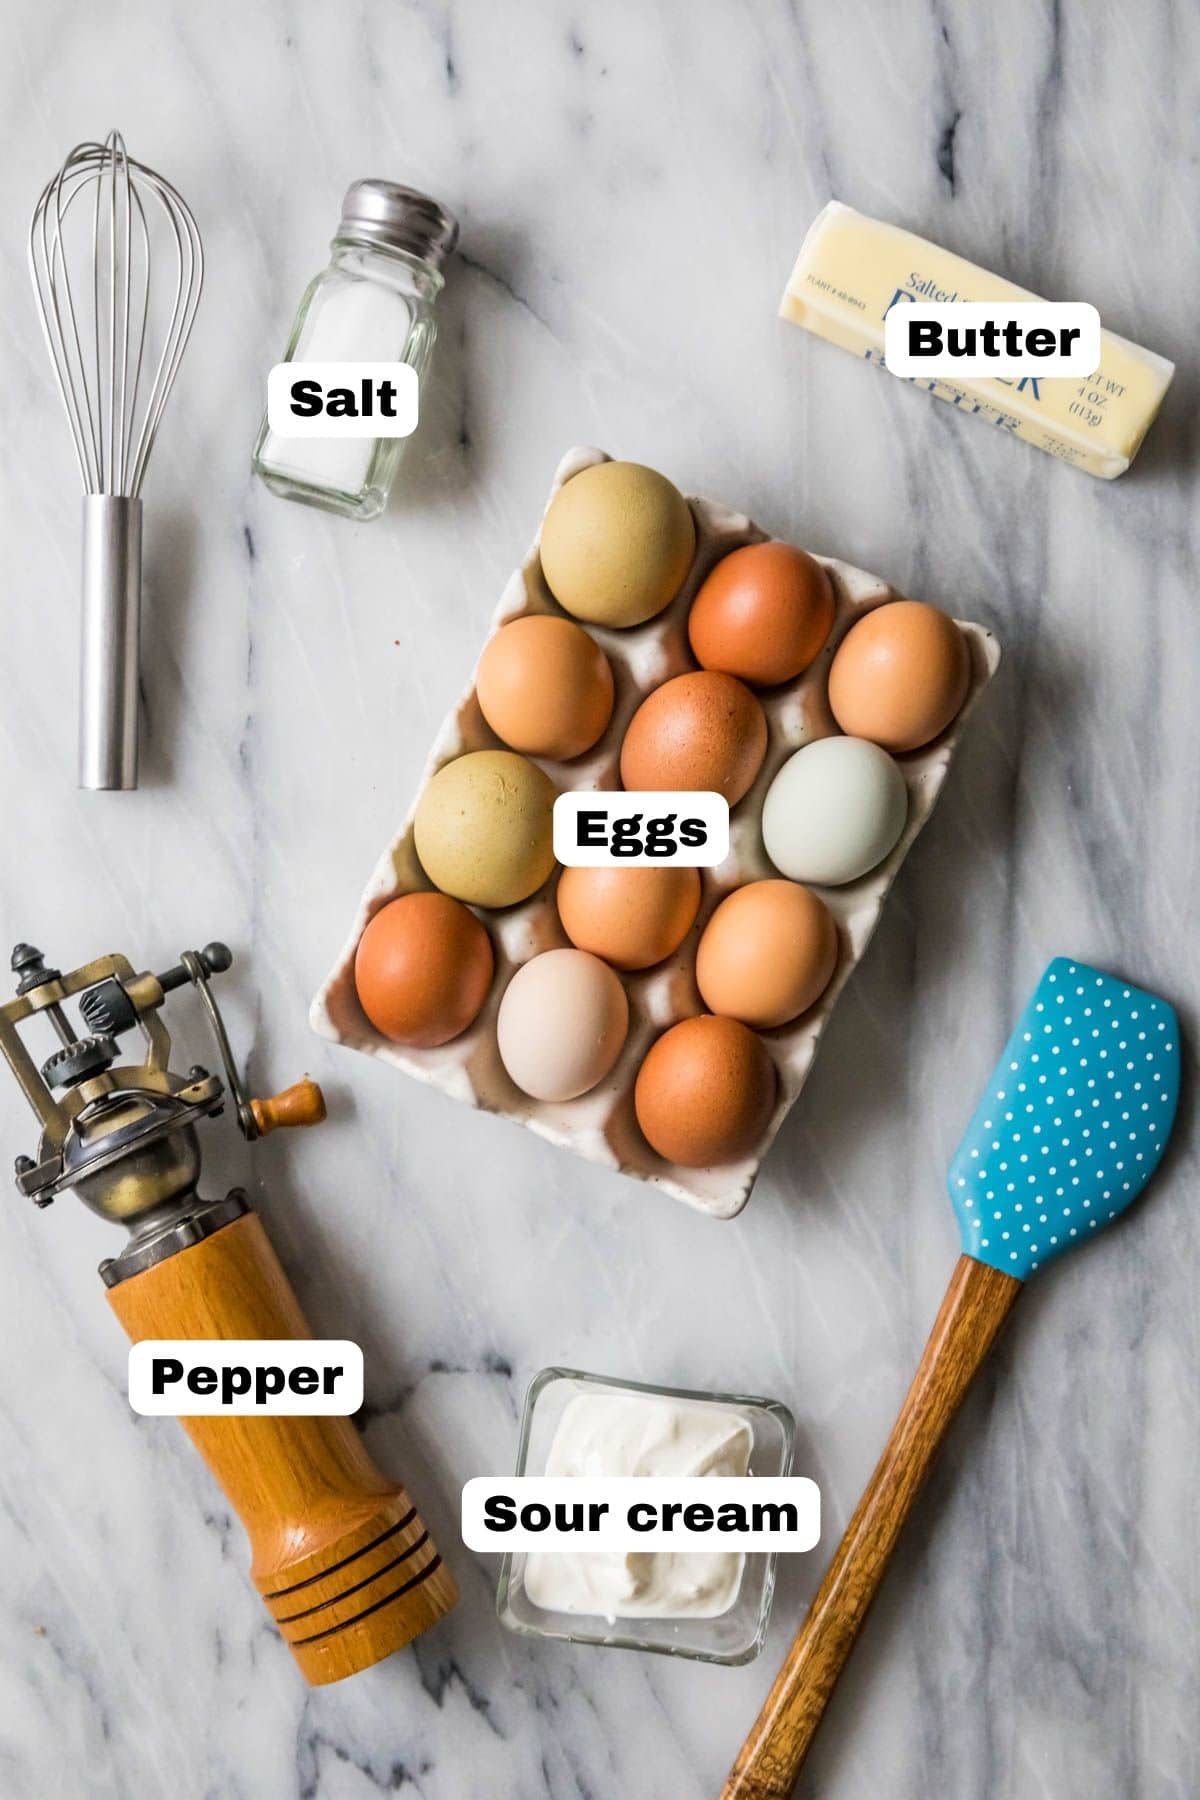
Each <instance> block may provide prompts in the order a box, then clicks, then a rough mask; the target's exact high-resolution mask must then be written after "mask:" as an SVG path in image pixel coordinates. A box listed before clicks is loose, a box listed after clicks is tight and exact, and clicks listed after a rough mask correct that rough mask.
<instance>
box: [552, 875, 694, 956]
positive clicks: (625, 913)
mask: <svg viewBox="0 0 1200 1800" xmlns="http://www.w3.org/2000/svg"><path fill="white" fill-rule="evenodd" d="M699 909H700V872H699V870H698V869H621V868H611V867H610V868H602V869H564V870H563V872H562V875H561V876H560V877H559V883H558V916H559V918H560V919H561V920H562V925H563V930H564V931H565V932H566V934H567V936H568V937H569V938H570V940H571V942H572V943H573V944H575V945H576V946H577V947H578V948H579V949H580V950H590V951H591V952H592V954H593V955H594V956H602V957H603V958H604V960H605V962H610V963H614V964H615V965H616V967H617V968H618V969H648V968H650V967H652V965H653V964H654V963H658V962H662V961H663V959H664V958H665V957H668V956H670V955H671V954H672V952H673V951H675V950H678V948H679V946H680V944H682V942H683V940H684V938H685V937H686V936H687V934H688V932H689V931H690V930H691V929H692V925H693V923H694V922H695V918H696V914H697V912H698V911H699Z"/></svg>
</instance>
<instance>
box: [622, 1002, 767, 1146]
mask: <svg viewBox="0 0 1200 1800" xmlns="http://www.w3.org/2000/svg"><path fill="white" fill-rule="evenodd" d="M774 1104H775V1067H774V1064H773V1063H772V1061H771V1058H770V1057H769V1056H768V1054H767V1051H766V1047H765V1045H764V1044H763V1041H762V1039H761V1038H759V1037H756V1036H755V1034H754V1032H752V1031H751V1030H750V1029H749V1027H748V1026H746V1025H742V1024H740V1023H739V1022H738V1020H737V1019H718V1018H714V1017H713V1015H712V1014H711V1013H702V1014H701V1015H700V1017H699V1018H697V1019H684V1020H683V1021H682V1022H681V1023H680V1024H678V1025H672V1027H671V1029H670V1030H669V1031H665V1032H664V1033H663V1035H662V1037H660V1038H659V1039H658V1040H657V1042H656V1043H654V1044H652V1045H651V1046H650V1049H649V1051H648V1053H647V1055H646V1058H645V1061H644V1062H643V1063H642V1066H641V1068H640V1069H639V1071H638V1078H637V1084H636V1086H635V1088H634V1108H635V1110H636V1112H637V1121H638V1124H639V1125H640V1126H641V1128H642V1133H643V1136H644V1137H645V1139H646V1142H647V1143H648V1144H649V1145H650V1147H651V1148H652V1149H654V1150H657V1151H658V1154H659V1155H660V1156H662V1157H665V1158H666V1160H667V1161H668V1162H673V1163H680V1164H681V1165H682V1166H683V1167H684V1168H686V1169H707V1168H712V1167H713V1166H715V1165H717V1164H720V1163H727V1162H736V1161H738V1160H739V1159H740V1158H741V1157H744V1156H749V1155H750V1154H751V1152H752V1151H753V1150H754V1149H755V1148H756V1147H757V1146H758V1144H759V1141H760V1139H761V1138H762V1135H763V1133H764V1131H765V1130H766V1128H767V1123H768V1121H769V1119H770V1117H771V1110H772V1108H773V1106H774Z"/></svg>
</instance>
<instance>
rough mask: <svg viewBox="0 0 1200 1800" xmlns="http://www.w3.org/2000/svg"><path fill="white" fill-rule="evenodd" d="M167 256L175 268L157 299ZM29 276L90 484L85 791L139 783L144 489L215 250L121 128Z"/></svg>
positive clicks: (59, 217) (88, 148)
mask: <svg viewBox="0 0 1200 1800" xmlns="http://www.w3.org/2000/svg"><path fill="white" fill-rule="evenodd" d="M77 202H78V203H79V204H76V203H77ZM89 225H90V231H89V229H88V227H89ZM89 238H90V259H89V257H88V254H87V253H88V248H89ZM156 255H157V256H158V257H159V258H160V259H162V258H164V257H165V259H166V265H167V267H166V277H167V278H166V280H165V281H163V280H162V278H161V276H160V277H158V280H159V281H160V282H161V287H160V289H159V293H160V296H161V298H160V299H159V300H157V301H156V299H155V287H156V283H155V281H154V280H152V271H153V265H154V260H155V256H156ZM29 272H30V275H31V277H32V280H33V287H34V293H35V295H36V297H37V303H38V310H39V312H40V313H41V319H42V331H43V334H44V336H45V339H46V348H47V350H48V351H49V352H50V361H51V364H52V365H53V369H54V378H55V381H56V383H57V385H58V391H59V394H60V395H61V397H62V402H63V406H64V408H65V409H66V414H67V421H68V423H69V425H70V427H71V436H72V438H73V439H74V443H75V454H76V457H77V458H78V461H79V472H80V475H81V476H82V478H83V489H84V502H83V608H82V620H83V629H82V638H81V647H80V675H79V785H80V787H83V788H135V787H136V786H137V761H138V757H137V749H138V746H137V727H138V719H137V708H138V634H139V626H140V617H141V588H142V502H141V491H142V483H143V481H144V480H145V475H146V465H147V463H148V462H149V460H150V453H151V451H152V450H153V448H154V440H155V438H156V436H157V434H158V428H159V424H160V423H161V420H162V415H163V409H164V407H165V406H166V403H167V396H168V395H169V394H170V392H171V386H172V383H173V382H174V380H175V376H176V374H177V372H178V369H179V364H180V361H181V359H182V357H183V352H184V350H185V348H186V346H187V341H188V337H189V335H190V333H191V329H192V322H193V320H194V319H195V316H196V308H197V306H198V304H199V300H200V288H201V284H202V281H203V277H204V251H203V247H202V245H201V242H200V233H199V230H198V229H197V226H196V221H195V219H194V218H193V216H192V213H191V210H190V208H189V207H188V206H187V204H186V203H185V202H184V200H183V199H182V198H181V197H180V195H179V194H178V193H176V191H175V189H174V188H173V187H172V186H171V184H170V182H169V181H165V180H164V179H163V177H162V176H161V175H156V174H155V172H154V170H153V169H148V168H146V166H145V164H143V163H139V162H135V161H134V159H133V158H132V157H131V156H130V155H129V154H128V153H127V151H126V149H125V141H124V139H123V138H122V136H121V134H120V132H119V131H110V132H109V134H108V136H107V137H106V138H105V140H104V142H103V143H102V144H97V143H87V144H77V145H76V147H75V148H74V149H73V150H72V151H71V153H70V155H69V156H68V157H67V160H66V161H65V163H64V164H63V166H62V168H61V169H60V170H59V172H58V174H57V175H55V176H54V177H53V178H52V179H51V180H50V181H49V182H48V183H47V185H46V188H45V190H44V191H43V193H42V196H41V198H40V200H39V201H38V203H37V206H36V207H35V209H34V214H33V222H32V224H31V226H30V230H29ZM164 302H165V303H164Z"/></svg>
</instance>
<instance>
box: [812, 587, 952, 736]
mask: <svg viewBox="0 0 1200 1800" xmlns="http://www.w3.org/2000/svg"><path fill="white" fill-rule="evenodd" d="M970 677H971V658H970V652H969V650H968V649H967V640H966V638H965V637H964V636H963V634H962V632H961V631H960V630H959V629H958V626H957V625H956V624H955V623H954V620H953V619H951V618H948V617H947V616H946V614H945V613H944V612H939V611H938V609H937V607H936V606H927V605H926V604H925V602H924V601H922V600H893V601H891V602H889V604H888V605H887V606H879V607H876V608H875V610H874V611H873V612H869V613H867V615H866V617H865V618H862V619H860V620H859V621H858V624H857V625H855V626H853V627H852V628H851V629H850V630H849V631H848V632H847V633H846V635H845V637H844V638H843V639H842V642H841V643H840V645H839V646H838V649H837V653H836V655H835V656H834V659H833V663H832V665H831V666H830V670H829V705H830V708H831V709H832V712H833V716H834V718H835V719H836V720H837V722H838V724H839V725H840V726H841V728H842V730H843V731H846V732H849V733H850V735H851V736H852V737H860V738H870V739H871V741H872V743H875V744H880V745H882V747H883V748H884V749H885V750H891V751H893V752H897V753H899V752H903V751H905V750H919V749H920V748H921V746H922V744H928V743H930V742H932V740H933V739H934V738H935V737H937V736H938V735H939V733H941V732H943V731H944V730H945V729H946V727H947V725H949V723H950V721H951V719H953V717H954V715H955V714H956V713H957V712H958V710H959V708H960V707H961V705H962V703H963V701H964V700H965V699H966V697H967V684H968V682H969V681H970Z"/></svg>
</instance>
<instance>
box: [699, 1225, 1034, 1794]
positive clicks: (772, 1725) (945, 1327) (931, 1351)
mask: <svg viewBox="0 0 1200 1800" xmlns="http://www.w3.org/2000/svg"><path fill="white" fill-rule="evenodd" d="M1021 1287H1022V1284H1021V1282H1019V1281H1017V1280H1015V1279H1014V1277H1013V1276H1011V1275H1005V1274H1003V1273H1002V1272H1001V1271H1000V1270H998V1269H991V1268H988V1267H987V1265H986V1264H985V1263H981V1262H976V1261H975V1260H974V1259H973V1258H972V1257H970V1256H961V1257H960V1258H959V1260H958V1263H957V1265H956V1267H955V1271H954V1276H953V1279H952V1280H951V1282H950V1286H949V1288H948V1289H947V1290H946V1297H945V1299H944V1300H943V1301H942V1306H941V1311H940V1312H939V1313H938V1316H937V1320H936V1322H935V1324H934V1327H933V1330H932V1331H931V1332H930V1334H929V1342H928V1343H927V1344H926V1346H925V1354H924V1355H923V1356H922V1358H921V1366H920V1368H919V1369H918V1370H917V1373H916V1375H915V1377H914V1378H913V1384H912V1386H911V1387H910V1388H909V1390H908V1396H907V1398H906V1400H905V1402H904V1405H903V1406H902V1408H901V1409H900V1417H899V1418H898V1419H897V1420H896V1423H895V1425H894V1426H893V1428H892V1435H891V1437H890V1438H889V1439H888V1441H887V1444H886V1446H885V1448H884V1452H883V1455H882V1456H881V1457H880V1459H879V1462H878V1465H877V1466H876V1469H875V1473H874V1474H873V1475H872V1477H871V1479H870V1482H869V1483H868V1485H867V1491H866V1493H865V1494H864V1495H863V1497H862V1499H861V1500H860V1501H859V1503H858V1507H857V1510H856V1511H855V1514H854V1517H853V1518H852V1519H851V1521H850V1523H849V1525H847V1527H846V1531H845V1535H844V1536H843V1538H842V1541H841V1543H840V1545H839V1546H838V1550H837V1554H836V1556H835V1557H834V1559H833V1562H832V1563H831V1564H830V1567H829V1572H828V1574H827V1575H826V1577H825V1579H824V1581H823V1582H822V1583H821V1586H820V1588H819V1589H818V1591H817V1597H816V1599H815V1600H814V1601H813V1603H812V1606H811V1607H810V1608H809V1613H808V1617H807V1619H806V1620H805V1622H804V1624H803V1626H802V1627H801V1629H800V1632H799V1635H798V1636H797V1637H796V1639H795V1641H794V1642H793V1644H792V1647H791V1649H790V1650H789V1651H788V1653H787V1656H786V1657H785V1658H784V1663H783V1667H782V1668H781V1669H780V1671H779V1674H778V1675H777V1676H776V1678H775V1685H774V1687H773V1688H772V1689H771V1691H770V1693H769V1694H768V1695H767V1698H766V1700H765V1701H764V1702H763V1707H762V1711H761V1712H760V1713H759V1715H758V1718H757V1719H756V1720H755V1722H754V1725H753V1727H752V1729H751V1731H750V1735H749V1736H748V1737H747V1739H746V1742H745V1743H744V1744H743V1745H742V1749H741V1753H740V1754H739V1756H738V1759H737V1761H736V1762H735V1763H734V1765H733V1768H732V1770H731V1771H730V1774H729V1778H728V1780H727V1781H726V1783H725V1786H724V1787H723V1788H722V1789H721V1800H787V1797H788V1795H789V1794H790V1793H791V1792H792V1789H793V1788H794V1787H795V1785H796V1779H797V1777H798V1776H799V1774H800V1769H801V1765H802V1764H803V1762H804V1759H805V1757H806V1756H807V1755H808V1750H809V1746H810V1745H811V1743H812V1741H813V1738H814V1736H815V1735H816V1730H817V1727H818V1725H819V1724H820V1723H821V1720H822V1718H823V1717H824V1713H825V1708H826V1706H827V1705H828V1704H829V1700H830V1698H831V1696H832V1694H833V1690H834V1687H835V1686H836V1685H837V1679H838V1676H839V1675H840V1674H841V1672H842V1670H843V1668H844V1667H845V1665H846V1660H847V1658H848V1657H849V1655H850V1652H851V1650H853V1648H854V1645H855V1641H856V1639H857V1637H858V1632H859V1627H860V1626H861V1625H862V1622H863V1620H864V1619H865V1618H866V1616H867V1610H868V1608H869V1607H870V1604H871V1602H872V1600H873V1599H874V1598H875V1593H876V1590H877V1589H878V1587H879V1584H880V1582H881V1581H882V1580H883V1575H884V1571H885V1569H886V1568H887V1565H888V1562H889V1560H890V1558H891V1554H892V1551H893V1550H894V1549H895V1548H896V1544H897V1542H898V1540H899V1537H900V1533H901V1530H902V1529H903V1526H904V1522H905V1520H906V1519H907V1518H908V1515H909V1513H910V1512H911V1510H912V1506H913V1502H914V1501H915V1500H916V1497H917V1494H918V1492H919V1491H920V1488H921V1484H922V1482H923V1481H924V1479H925V1476H926V1475H927V1473H928V1471H929V1465H930V1463H931V1462H932V1461H933V1457H934V1452H935V1451H936V1450H937V1447H938V1445H939V1444H940V1443H941V1441H942V1438H943V1437H944V1436H945V1434H946V1431H947V1430H948V1428H949V1425H950V1421H951V1420H952V1419H953V1417H954V1415H955V1413H956V1412H957V1411H958V1409H959V1406H960V1405H961V1403H962V1400H963V1397H964V1395H965V1394H966V1392H967V1389H968V1388H969V1387H970V1385H971V1382H972V1380H973V1378H974V1376H975V1373H976V1371H977V1370H978V1368H979V1365H980V1363H981V1362H982V1361H983V1359H984V1357H985V1356H986V1354H987V1352H988V1350H989V1349H990V1348H991V1345H992V1340H993V1339H994V1338H995V1336H996V1333H997V1332H998V1331H999V1329H1000V1327H1001V1325H1002V1324H1003V1323H1004V1320H1005V1319H1006V1318H1007V1317H1008V1313H1009V1309H1010V1307H1011V1306H1012V1304H1013V1301H1014V1300H1015V1299H1016V1297H1017V1295H1018V1294H1019V1293H1020V1292H1021Z"/></svg>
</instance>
